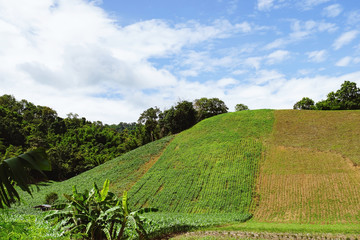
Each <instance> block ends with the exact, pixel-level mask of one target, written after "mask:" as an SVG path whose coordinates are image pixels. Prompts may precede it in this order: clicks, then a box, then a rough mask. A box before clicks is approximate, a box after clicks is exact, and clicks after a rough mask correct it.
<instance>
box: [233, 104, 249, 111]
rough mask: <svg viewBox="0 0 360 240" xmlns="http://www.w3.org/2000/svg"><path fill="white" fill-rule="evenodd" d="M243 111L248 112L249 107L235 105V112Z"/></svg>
mask: <svg viewBox="0 0 360 240" xmlns="http://www.w3.org/2000/svg"><path fill="white" fill-rule="evenodd" d="M244 110H249V107H248V106H246V105H245V104H242V103H239V104H236V106H235V112H239V111H244Z"/></svg>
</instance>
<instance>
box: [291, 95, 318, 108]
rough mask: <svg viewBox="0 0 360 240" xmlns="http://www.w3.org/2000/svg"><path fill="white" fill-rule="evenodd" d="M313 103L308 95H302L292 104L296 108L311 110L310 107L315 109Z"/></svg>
mask: <svg viewBox="0 0 360 240" xmlns="http://www.w3.org/2000/svg"><path fill="white" fill-rule="evenodd" d="M314 104H315V103H314V100H312V99H310V98H308V97H303V98H302V99H301V100H300V101H298V102H297V103H295V104H294V107H293V108H294V109H298V110H311V109H315V105H314Z"/></svg>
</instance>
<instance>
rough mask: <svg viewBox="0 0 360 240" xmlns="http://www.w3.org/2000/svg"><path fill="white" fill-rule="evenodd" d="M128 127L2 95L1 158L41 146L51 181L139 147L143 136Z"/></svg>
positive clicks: (0, 116)
mask: <svg viewBox="0 0 360 240" xmlns="http://www.w3.org/2000/svg"><path fill="white" fill-rule="evenodd" d="M127 126H133V125H132V124H129V125H125V126H122V128H121V130H118V129H119V128H116V127H114V126H113V127H110V126H107V125H103V124H102V123H101V122H90V121H87V120H86V119H85V118H79V116H78V115H77V114H72V113H70V114H68V116H67V118H64V119H63V118H60V117H59V116H58V115H57V113H56V111H54V110H53V109H51V108H49V107H44V106H36V105H34V104H32V103H30V102H28V101H26V100H21V101H16V99H15V98H14V97H13V96H10V95H3V96H1V97H0V160H3V159H7V158H10V157H14V156H17V155H20V154H22V153H23V152H25V151H28V150H31V149H35V148H38V147H43V148H45V149H46V150H47V154H48V156H49V160H50V162H51V165H52V167H53V169H52V171H51V172H47V173H46V174H47V175H48V177H49V178H50V179H52V180H63V179H66V178H69V177H72V176H74V175H76V174H79V173H81V172H83V171H85V170H88V169H90V168H92V167H94V166H97V165H99V164H101V163H103V162H105V161H107V160H110V159H112V158H114V157H117V156H119V155H121V154H122V153H124V152H127V151H130V150H132V149H135V148H136V147H138V146H140V145H141V144H142V139H141V138H142V136H141V135H139V134H138V132H137V131H135V130H130V131H129V130H127V129H126V127H127Z"/></svg>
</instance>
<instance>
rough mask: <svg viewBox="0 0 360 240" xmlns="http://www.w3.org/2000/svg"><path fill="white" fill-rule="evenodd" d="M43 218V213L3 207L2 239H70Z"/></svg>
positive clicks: (1, 213) (0, 212) (1, 220)
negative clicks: (24, 212) (28, 212)
mask: <svg viewBox="0 0 360 240" xmlns="http://www.w3.org/2000/svg"><path fill="white" fill-rule="evenodd" d="M43 218H44V216H43V214H37V215H29V214H19V213H17V212H16V211H14V210H12V209H1V210H0V239H4V240H15V239H24V240H25V239H27V240H30V239H31V240H50V239H57V240H70V237H69V236H61V233H60V232H59V231H57V230H56V229H55V227H53V226H51V225H50V224H49V223H48V222H47V221H45V220H44V219H43ZM72 239H73V240H74V239H78V238H72Z"/></svg>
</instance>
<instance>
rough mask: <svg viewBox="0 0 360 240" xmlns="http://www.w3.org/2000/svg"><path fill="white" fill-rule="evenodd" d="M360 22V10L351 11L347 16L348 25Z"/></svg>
mask: <svg viewBox="0 0 360 240" xmlns="http://www.w3.org/2000/svg"><path fill="white" fill-rule="evenodd" d="M359 22H360V10H355V11H351V12H350V13H349V14H348V16H347V23H348V24H349V25H355V24H357V23H359Z"/></svg>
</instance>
